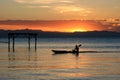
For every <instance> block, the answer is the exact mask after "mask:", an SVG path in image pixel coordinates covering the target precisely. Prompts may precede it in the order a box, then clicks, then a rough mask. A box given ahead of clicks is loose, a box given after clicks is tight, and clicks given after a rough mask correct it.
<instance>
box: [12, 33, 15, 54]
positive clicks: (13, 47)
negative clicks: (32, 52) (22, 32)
mask: <svg viewBox="0 0 120 80" xmlns="http://www.w3.org/2000/svg"><path fill="white" fill-rule="evenodd" d="M12 38H13V52H15V36H14V35H13V37H12Z"/></svg>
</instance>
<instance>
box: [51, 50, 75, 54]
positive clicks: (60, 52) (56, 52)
mask: <svg viewBox="0 0 120 80" xmlns="http://www.w3.org/2000/svg"><path fill="white" fill-rule="evenodd" d="M52 52H54V53H55V54H65V53H75V52H74V51H66V50H52Z"/></svg>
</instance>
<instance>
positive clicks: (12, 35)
mask: <svg viewBox="0 0 120 80" xmlns="http://www.w3.org/2000/svg"><path fill="white" fill-rule="evenodd" d="M22 37H25V38H27V39H28V50H30V47H31V45H30V44H31V39H32V38H34V41H35V51H36V49H37V33H8V51H9V52H10V51H11V42H12V51H13V52H14V51H15V39H16V38H22Z"/></svg>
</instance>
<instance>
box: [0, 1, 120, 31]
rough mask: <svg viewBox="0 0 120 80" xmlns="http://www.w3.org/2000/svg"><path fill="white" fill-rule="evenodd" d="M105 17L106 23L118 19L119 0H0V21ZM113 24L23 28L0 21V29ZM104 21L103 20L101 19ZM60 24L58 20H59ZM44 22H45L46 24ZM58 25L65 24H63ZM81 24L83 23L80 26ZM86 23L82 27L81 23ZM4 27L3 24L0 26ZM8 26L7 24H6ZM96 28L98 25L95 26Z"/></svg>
mask: <svg viewBox="0 0 120 80" xmlns="http://www.w3.org/2000/svg"><path fill="white" fill-rule="evenodd" d="M103 19H104V20H108V21H110V23H112V22H115V20H116V19H120V0H0V20H1V21H2V20H103ZM117 21H118V22H117V24H116V23H115V24H114V23H113V24H112V25H111V24H110V26H109V27H108V25H107V27H106V28H105V27H104V28H102V27H101V25H97V24H96V23H95V25H94V24H93V26H92V27H90V26H89V24H87V23H84V24H82V23H80V24H79V25H78V23H74V24H75V25H77V26H75V25H73V26H70V25H67V29H68V30H66V29H65V26H64V27H63V26H59V28H61V30H60V29H58V28H57V27H58V26H56V23H55V24H54V25H55V26H47V28H46V27H44V26H38V25H37V27H36V25H34V26H33V27H25V26H23V25H19V26H18V25H14V27H12V26H11V25H9V24H7V25H6V24H0V29H24V28H30V29H41V30H45V31H62V32H64V31H68V32H69V31H71V32H72V31H89V30H104V29H105V30H108V29H112V27H114V28H115V27H116V26H117V29H119V27H118V26H120V23H119V22H120V21H119V20H117ZM105 23H106V22H105ZM59 24H60V23H59ZM67 24H68V23H67ZM46 25H47V23H46ZM62 25H66V24H65V23H64V24H63V23H62ZM82 25H84V26H82ZM85 25H86V26H85ZM3 26H4V27H3ZM10 26H11V27H10ZM98 27H99V28H98Z"/></svg>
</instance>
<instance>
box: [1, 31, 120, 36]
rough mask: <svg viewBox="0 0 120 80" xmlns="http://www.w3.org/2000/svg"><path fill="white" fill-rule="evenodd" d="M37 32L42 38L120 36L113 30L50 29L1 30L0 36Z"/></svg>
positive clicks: (119, 33)
mask: <svg viewBox="0 0 120 80" xmlns="http://www.w3.org/2000/svg"><path fill="white" fill-rule="evenodd" d="M12 32H14V33H37V34H38V37H40V38H55V37H58V38H59V37H62V38H67V37H72V38H78V37H120V32H112V31H88V32H73V33H72V32H71V33H69V32H68V33H66V32H49V31H41V30H29V29H25V30H0V38H7V36H8V33H12Z"/></svg>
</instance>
